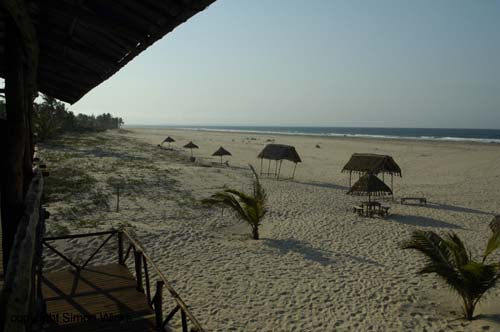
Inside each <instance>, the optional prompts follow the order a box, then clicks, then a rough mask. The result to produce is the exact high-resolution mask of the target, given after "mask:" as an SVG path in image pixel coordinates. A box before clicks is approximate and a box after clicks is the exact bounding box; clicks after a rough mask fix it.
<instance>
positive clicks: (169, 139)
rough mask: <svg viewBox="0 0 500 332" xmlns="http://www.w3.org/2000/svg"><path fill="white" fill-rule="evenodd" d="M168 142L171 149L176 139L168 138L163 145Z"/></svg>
mask: <svg viewBox="0 0 500 332" xmlns="http://www.w3.org/2000/svg"><path fill="white" fill-rule="evenodd" d="M165 142H167V143H168V148H169V149H171V148H172V143H173V142H175V139H173V138H172V137H170V136H168V137H167V138H165V139H164V140H163V142H162V143H161V144H162V145H163V143H165Z"/></svg>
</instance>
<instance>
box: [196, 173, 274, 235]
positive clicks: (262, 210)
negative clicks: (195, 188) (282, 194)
mask: <svg viewBox="0 0 500 332" xmlns="http://www.w3.org/2000/svg"><path fill="white" fill-rule="evenodd" d="M250 169H251V170H252V173H253V176H254V180H253V194H252V195H248V194H245V193H243V192H241V191H238V190H235V189H225V190H223V191H219V192H217V193H215V194H213V195H212V196H210V198H207V199H204V200H202V203H203V204H208V205H220V206H227V207H229V208H231V209H232V210H233V211H235V212H236V214H237V215H238V217H239V218H240V219H241V220H244V221H246V222H247V223H248V224H249V225H250V227H251V228H252V238H253V239H255V240H258V239H259V226H260V224H261V223H262V219H263V218H264V215H265V214H266V207H265V206H266V201H267V200H266V193H265V191H264V188H262V186H261V184H260V181H259V176H258V175H257V172H256V171H255V169H254V168H253V166H251V165H250Z"/></svg>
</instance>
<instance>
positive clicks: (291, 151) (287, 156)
mask: <svg viewBox="0 0 500 332" xmlns="http://www.w3.org/2000/svg"><path fill="white" fill-rule="evenodd" d="M257 158H262V159H271V160H289V161H291V162H294V163H300V162H302V160H301V159H300V157H299V154H298V153H297V151H296V150H295V148H294V147H293V146H291V145H284V144H268V145H266V147H265V148H264V150H262V151H261V152H260V153H259V155H258V156H257Z"/></svg>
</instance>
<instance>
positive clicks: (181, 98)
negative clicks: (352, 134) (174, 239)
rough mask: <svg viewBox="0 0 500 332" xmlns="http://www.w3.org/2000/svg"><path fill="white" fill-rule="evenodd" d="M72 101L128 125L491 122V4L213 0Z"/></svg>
mask: <svg viewBox="0 0 500 332" xmlns="http://www.w3.org/2000/svg"><path fill="white" fill-rule="evenodd" d="M70 109H71V110H72V111H74V112H77V113H85V114H99V113H103V112H109V113H112V114H113V115H115V116H120V117H122V118H123V119H124V121H125V123H126V124H129V125H141V124H142V125H243V126H244V125H270V126H353V127H419V128H420V127H422V128H427V127H430V128H494V129H495V128H500V1H498V0H481V1H476V0H467V1H466V0H418V1H414V0H363V1H361V0H345V1H337V0H310V1H304V0H301V1H295V0H288V1H278V0H252V1H244V0H218V1H216V2H215V3H214V4H213V5H211V6H210V7H209V8H208V9H206V10H205V11H204V12H202V13H200V14H198V15H196V16H195V17H193V18H192V19H190V20H189V21H188V22H186V23H184V24H183V25H181V26H179V27H178V28H177V29H175V30H174V31H173V32H172V33H170V34H168V35H167V36H166V37H164V38H163V39H161V40H160V41H158V42H157V43H156V44H154V45H153V46H151V47H150V48H149V49H147V50H146V51H145V52H143V53H142V54H140V55H139V56H138V57H137V58H136V59H134V60H133V61H132V62H131V63H129V64H128V65H127V66H125V67H124V68H123V69H121V70H120V71H119V72H118V73H117V74H115V75H114V76H113V77H112V78H110V79H109V80H107V81H106V82H104V83H103V84H101V85H100V86H98V87H97V88H95V89H94V90H92V91H91V92H90V93H89V94H87V95H86V96H85V97H83V98H82V99H81V100H80V101H79V102H77V103H76V104H74V105H72V106H70Z"/></svg>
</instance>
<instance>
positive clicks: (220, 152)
mask: <svg viewBox="0 0 500 332" xmlns="http://www.w3.org/2000/svg"><path fill="white" fill-rule="evenodd" d="M212 156H231V152H229V151H227V150H226V149H224V148H223V147H222V146H221V147H220V148H219V149H217V151H215V152H214V153H212Z"/></svg>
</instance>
